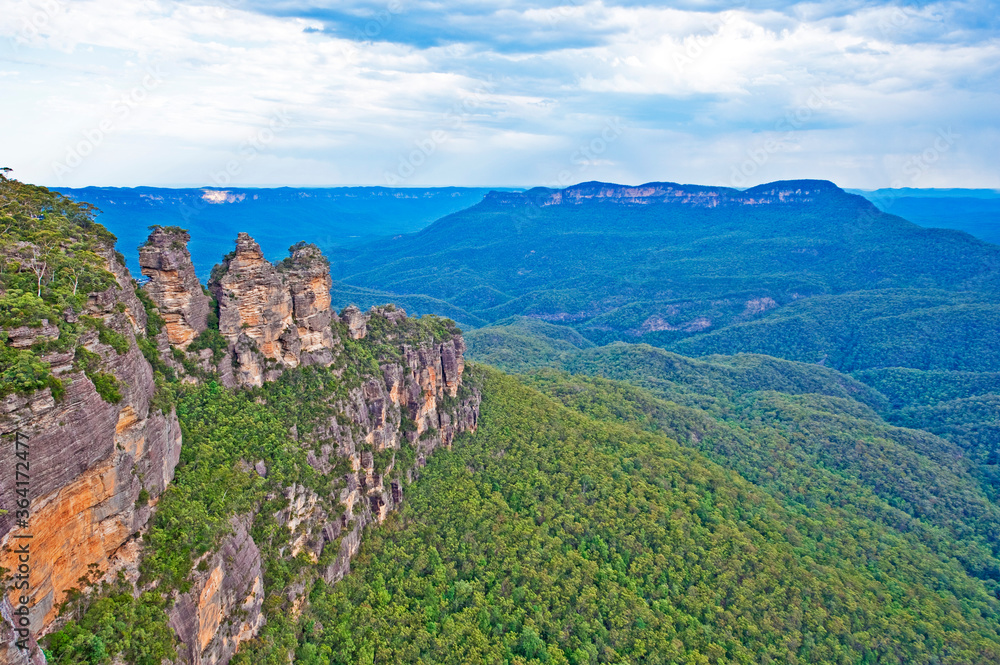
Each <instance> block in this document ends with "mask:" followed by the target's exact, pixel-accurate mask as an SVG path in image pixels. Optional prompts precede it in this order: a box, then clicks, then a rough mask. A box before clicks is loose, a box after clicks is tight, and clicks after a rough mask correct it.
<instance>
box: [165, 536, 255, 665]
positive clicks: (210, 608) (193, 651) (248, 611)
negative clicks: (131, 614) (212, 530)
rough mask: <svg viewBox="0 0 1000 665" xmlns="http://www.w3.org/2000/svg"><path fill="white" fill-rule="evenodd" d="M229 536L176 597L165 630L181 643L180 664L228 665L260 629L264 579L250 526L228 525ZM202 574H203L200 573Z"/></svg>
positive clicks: (204, 557) (209, 554)
mask: <svg viewBox="0 0 1000 665" xmlns="http://www.w3.org/2000/svg"><path fill="white" fill-rule="evenodd" d="M231 524H232V534H231V535H229V536H228V537H227V538H226V539H225V541H223V543H222V546H221V547H220V548H219V549H218V550H217V551H215V552H210V553H208V554H205V555H204V556H203V559H202V561H203V563H202V564H200V565H199V568H198V570H197V571H196V572H195V573H194V575H195V579H194V584H193V585H192V590H191V591H189V592H187V593H185V594H181V595H180V596H179V597H178V598H177V600H176V602H175V603H174V607H173V609H172V610H171V612H170V625H171V627H172V628H173V629H174V631H175V632H176V633H177V637H178V639H179V640H180V642H181V649H180V651H181V653H180V657H181V662H185V663H193V664H195V665H201V664H204V665H216V664H217V663H228V662H229V659H230V658H232V657H233V654H234V653H236V650H237V648H239V645H240V644H241V643H243V642H245V641H246V640H248V639H250V638H252V637H253V636H254V635H256V634H257V631H258V630H260V628H261V626H263V625H264V616H263V614H262V613H261V605H262V603H263V602H264V573H263V571H262V570H261V560H260V550H259V549H258V548H257V544H256V543H254V541H253V539H252V538H251V537H250V532H249V528H250V520H249V519H248V518H247V517H246V516H244V517H242V518H237V519H233V520H231ZM201 568H204V570H201Z"/></svg>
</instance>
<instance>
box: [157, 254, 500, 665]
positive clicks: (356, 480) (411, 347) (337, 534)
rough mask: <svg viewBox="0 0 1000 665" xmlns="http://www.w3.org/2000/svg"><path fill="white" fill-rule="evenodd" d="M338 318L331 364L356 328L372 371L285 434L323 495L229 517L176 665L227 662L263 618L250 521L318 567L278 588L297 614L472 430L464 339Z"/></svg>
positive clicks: (187, 618) (200, 580)
mask: <svg viewBox="0 0 1000 665" xmlns="http://www.w3.org/2000/svg"><path fill="white" fill-rule="evenodd" d="M293 258H294V252H293ZM290 263H291V262H290ZM287 266H288V264H284V265H283V266H282V267H280V268H279V271H280V272H285V271H286V270H287ZM284 278H285V279H286V280H288V277H287V275H286V276H285V277H284ZM293 307H294V305H293ZM320 309H322V308H320ZM303 311H309V310H303ZM303 318H306V317H303ZM338 319H339V320H338V321H335V322H334V323H335V324H336V325H335V326H334V327H332V328H331V327H329V325H328V326H327V327H328V329H329V330H330V335H331V337H332V338H333V339H332V340H331V345H332V348H333V349H334V350H335V351H334V353H333V356H334V357H333V361H334V367H344V366H346V365H348V364H350V363H351V362H353V361H354V360H356V359H353V358H349V357H340V356H339V355H337V354H342V353H344V348H345V347H344V346H343V345H342V344H338V343H337V338H336V335H350V336H353V335H352V334H351V333H350V332H348V331H349V330H350V328H351V326H352V325H353V329H354V330H355V331H359V330H363V331H364V333H363V335H362V336H360V337H359V338H358V340H359V341H360V342H361V343H362V344H364V345H366V346H368V350H369V351H371V352H372V353H373V354H374V355H376V356H377V357H379V358H380V360H379V363H378V370H377V372H376V373H374V374H373V373H372V372H371V371H370V370H366V371H365V372H364V373H363V375H362V376H363V379H362V380H361V381H360V383H357V384H354V385H351V386H350V387H349V388H347V387H346V386H345V388H346V396H344V394H343V393H337V392H335V393H332V394H331V396H330V402H329V403H328V404H325V405H322V406H324V407H327V406H328V407H332V408H331V409H329V412H330V414H331V415H330V416H329V417H328V419H325V420H323V421H321V423H320V424H319V425H317V426H316V427H314V428H312V429H311V430H310V431H309V432H308V434H302V435H300V434H299V432H298V431H297V429H296V428H293V429H292V430H291V431H290V432H289V436H290V437H291V438H292V439H294V440H295V441H296V442H297V444H298V445H299V446H301V447H302V448H303V449H304V450H306V451H308V452H307V456H306V462H307V463H308V464H309V465H310V466H312V467H313V468H314V469H315V470H316V471H317V472H318V474H319V475H320V476H321V477H322V478H323V480H322V482H321V483H320V485H319V486H318V487H322V488H323V490H322V491H318V490H317V489H314V488H310V487H307V486H304V485H302V484H301V483H297V482H293V483H291V484H290V485H289V486H286V487H283V488H281V489H280V491H274V492H273V493H272V494H271V496H270V497H269V499H270V500H273V501H276V502H278V503H279V504H280V505H281V506H283V507H282V508H280V509H279V510H277V511H276V512H274V513H268V514H263V513H261V514H251V515H244V516H242V517H241V518H239V519H238V520H234V521H233V529H232V534H231V535H230V536H228V537H227V539H226V540H225V542H224V544H223V546H222V548H221V549H220V550H219V551H218V552H216V553H209V554H206V555H205V556H204V557H203V559H202V560H200V561H198V562H196V565H195V568H196V572H194V573H193V575H194V577H193V585H192V588H191V590H190V591H188V592H187V593H185V594H183V595H182V596H181V597H180V598H179V599H178V600H177V602H176V603H175V606H174V608H173V609H172V610H171V625H172V626H173V627H174V629H175V630H176V631H177V634H178V636H179V637H180V639H181V641H182V642H183V646H182V654H181V660H182V662H184V663H192V664H199V663H212V664H215V663H220V664H221V663H226V662H228V660H229V658H230V657H231V655H232V654H233V653H234V652H235V651H236V650H238V648H239V644H241V643H242V642H244V641H246V640H247V639H250V638H252V637H254V636H255V635H256V633H257V630H258V629H259V628H260V626H261V625H262V623H263V622H264V620H265V618H266V617H265V616H264V615H263V614H262V610H261V600H262V595H263V590H262V587H260V586H259V580H260V571H261V562H260V555H259V553H258V551H257V544H255V543H254V542H253V539H252V538H251V537H250V536H249V535H248V532H249V525H250V524H251V523H252V522H253V521H255V520H262V521H263V522H264V523H265V524H267V523H271V524H273V523H276V524H277V525H278V526H279V527H281V528H280V529H279V530H277V531H275V530H270V532H271V533H284V534H288V537H287V540H284V539H283V540H282V541H281V542H280V543H277V545H278V547H277V548H276V549H277V553H276V554H274V555H273V556H279V557H284V558H287V559H292V558H296V559H298V560H299V561H302V560H303V558H304V559H305V560H306V561H309V562H312V564H313V565H314V566H315V568H313V569H312V572H311V573H308V574H306V573H303V574H302V575H300V576H297V577H296V580H295V581H294V582H292V583H291V584H290V585H289V586H288V587H287V588H284V589H282V590H281V594H282V595H283V596H284V597H285V600H284V602H285V603H286V605H285V606H286V607H287V608H288V609H289V611H290V612H292V614H293V615H297V614H298V613H299V612H300V611H301V610H302V608H303V607H304V606H305V605H306V604H307V603H308V590H309V588H311V584H312V582H313V581H314V580H315V579H316V578H320V577H321V578H323V579H324V580H325V581H326V582H328V583H334V582H337V581H339V580H340V579H342V578H343V577H344V575H346V574H347V573H348V571H349V570H350V561H351V559H352V557H353V556H354V555H355V554H356V553H357V552H358V550H359V548H360V546H361V543H362V538H363V535H364V533H365V527H366V526H368V525H369V524H372V523H378V522H381V521H383V520H385V519H386V517H387V516H388V515H389V513H390V512H391V511H392V510H394V509H395V508H397V507H398V506H399V505H400V504H401V503H402V501H403V496H404V492H405V486H406V484H407V483H408V482H411V481H412V480H414V479H415V478H416V476H417V475H418V474H419V470H420V468H421V467H422V466H423V465H424V464H425V462H426V459H427V457H428V456H429V455H430V454H431V453H432V452H433V451H434V450H435V449H437V448H439V447H442V446H450V445H451V443H452V441H453V440H454V438H455V437H456V436H457V435H458V434H459V433H461V432H466V431H473V430H475V429H476V426H477V422H478V415H479V399H480V397H479V394H478V393H477V392H476V391H475V390H472V389H470V388H469V387H468V386H467V385H465V384H463V382H462V377H463V373H464V369H465V363H464V360H463V354H464V351H465V345H464V343H463V341H462V338H461V336H459V335H457V334H451V335H446V336H441V337H435V335H433V334H431V333H429V332H428V331H427V330H425V329H421V328H420V326H419V325H417V324H416V323H415V322H414V321H413V320H412V319H408V318H407V316H406V312H404V311H403V310H400V309H395V308H391V307H386V308H374V309H372V310H371V311H369V312H367V313H361V312H360V311H358V310H357V308H355V307H351V308H347V309H345V310H344V312H343V313H342V314H341V316H340V317H338ZM307 320H308V319H307ZM302 337H305V335H303V336H302ZM324 348H325V347H324ZM334 371H335V372H340V371H342V370H334ZM346 380H347V379H346V377H345V381H346ZM338 395H339V396H338ZM315 406H316V407H319V406H321V405H315ZM241 467H242V468H243V470H244V471H245V472H247V473H254V474H257V475H259V476H261V477H263V478H268V476H269V472H268V467H267V463H265V461H264V460H249V461H245V462H241ZM264 531H267V529H265V530H264ZM274 545H275V544H274V543H272V547H274ZM271 552H275V550H274V549H272V550H271ZM310 575H312V577H310ZM269 593H270V591H269Z"/></svg>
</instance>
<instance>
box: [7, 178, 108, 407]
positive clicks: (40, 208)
mask: <svg viewBox="0 0 1000 665" xmlns="http://www.w3.org/2000/svg"><path fill="white" fill-rule="evenodd" d="M94 214H95V209H94V208H93V207H92V206H89V205H87V204H85V203H74V202H73V201H71V200H69V199H67V198H65V197H64V196H62V195H60V194H56V193H55V192H52V191H50V190H48V189H46V188H45V187H38V186H35V185H28V184H24V183H22V182H19V181H17V180H15V179H13V178H10V177H8V176H7V175H6V174H5V173H2V172H0V345H2V348H0V397H2V396H5V395H8V394H10V393H14V392H18V393H21V394H29V393H31V392H33V391H35V390H38V389H40V388H43V387H46V386H49V387H51V388H52V390H53V393H54V394H56V395H57V396H58V394H60V391H61V388H62V386H61V384H60V383H59V381H58V380H57V379H55V378H54V377H52V376H51V375H50V373H49V365H48V363H46V362H45V361H43V360H42V359H41V356H42V354H43V353H44V352H46V351H50V350H56V349H60V350H67V349H72V348H74V346H75V344H76V340H77V338H78V337H79V335H80V334H81V333H82V332H84V331H85V330H86V329H87V328H88V327H90V328H93V327H94V325H95V324H94V322H93V321H90V320H85V319H81V320H79V321H78V320H77V318H76V316H75V315H77V314H80V313H81V312H83V311H84V310H85V308H86V305H87V298H88V295H89V294H90V293H92V292H95V291H103V290H105V289H107V288H108V287H110V286H112V285H113V284H114V283H115V277H114V275H112V274H111V273H110V272H109V271H108V269H107V258H106V257H107V256H108V254H110V253H111V252H112V251H113V248H114V242H115V237H114V236H113V235H111V233H109V232H108V231H107V229H105V228H104V227H103V226H101V225H100V224H97V223H96V222H94ZM67 313H68V314H69V315H70V316H67ZM46 322H47V324H48V325H49V326H50V327H49V328H48V329H46V328H43V326H44V325H45V323H46ZM16 329H22V330H20V331H19V335H20V336H21V337H25V338H31V337H34V341H33V343H31V344H30V345H29V346H27V347H24V346H22V348H13V347H12V339H11V336H12V334H13V332H14V331H15V330H16ZM4 330H6V332H4ZM55 330H58V337H56V335H55V334H54V331H55ZM101 332H102V335H103V336H104V338H103V339H102V340H101V341H102V342H104V341H108V340H111V337H110V336H109V334H110V335H113V334H114V333H113V331H107V332H105V331H103V330H102V331H101ZM113 341H116V342H117V341H119V340H117V339H115V340H113ZM126 343H127V342H126ZM117 348H118V347H116V349H117Z"/></svg>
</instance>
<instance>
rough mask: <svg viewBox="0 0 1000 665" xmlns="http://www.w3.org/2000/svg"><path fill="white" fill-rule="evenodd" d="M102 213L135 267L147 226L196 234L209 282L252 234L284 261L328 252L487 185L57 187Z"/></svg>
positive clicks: (429, 217) (439, 212) (403, 224)
mask: <svg viewBox="0 0 1000 665" xmlns="http://www.w3.org/2000/svg"><path fill="white" fill-rule="evenodd" d="M55 191H58V192H60V193H61V194H64V195H66V196H68V197H70V198H71V199H73V200H75V201H87V202H89V203H92V204H93V205H95V206H97V207H98V208H99V209H100V210H101V214H100V215H99V216H98V221H99V222H100V223H101V224H103V225H104V226H106V227H107V228H108V229H109V230H110V231H111V232H112V233H114V234H115V235H116V236H117V237H118V240H119V242H118V247H119V249H120V250H121V251H122V252H123V253H124V254H125V256H126V258H127V259H128V262H129V265H130V266H131V268H132V269H133V270H134V271H135V272H138V270H135V269H136V266H137V264H136V253H135V248H136V247H138V246H139V244H141V243H142V242H143V241H144V240H145V239H146V235H147V234H148V227H150V226H154V225H158V226H164V227H166V226H180V227H182V228H185V229H188V230H189V231H191V236H192V238H193V239H194V240H193V241H192V243H191V246H190V249H191V256H192V259H193V260H194V265H195V268H196V270H197V273H198V277H199V278H200V279H202V280H203V281H204V280H206V279H207V278H208V274H209V272H210V271H211V269H212V266H213V265H215V263H216V262H217V261H218V258H219V256H220V254H221V253H223V248H226V247H229V246H230V245H231V244H232V242H233V239H234V238H235V237H236V234H237V233H238V232H240V231H249V232H250V233H251V234H252V235H253V236H254V237H255V238H256V239H257V240H258V242H260V244H261V248H262V249H263V251H264V253H265V255H266V256H267V258H268V259H271V260H274V259H278V260H280V259H281V258H283V257H284V256H285V255H286V252H287V250H288V247H289V246H290V245H291V244H292V243H295V242H298V241H299V240H301V239H303V238H307V239H308V240H309V242H312V243H314V244H316V245H318V246H319V247H320V248H321V249H322V250H323V251H324V252H327V253H329V252H330V251H331V250H334V249H337V248H340V247H347V246H353V245H357V244H360V243H364V242H370V241H372V240H374V239H376V238H380V237H383V236H391V235H396V234H400V233H412V232H414V231H419V230H420V229H422V228H424V227H425V226H426V225H428V224H430V223H431V222H433V221H434V220H436V219H438V218H440V217H443V216H445V215H447V214H450V213H452V212H456V211H458V210H461V209H463V208H467V207H469V206H471V205H473V204H475V203H478V202H479V201H480V200H482V198H483V196H484V195H485V194H486V193H487V192H488V191H489V190H488V189H485V188H463V187H430V188H387V187H330V188H322V187H319V188H316V187H310V188H293V187H280V188H260V189H258V188H245V187H203V188H187V189H171V188H164V187H84V188H80V189H69V188H56V189H55Z"/></svg>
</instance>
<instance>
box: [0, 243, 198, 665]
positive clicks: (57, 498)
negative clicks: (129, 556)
mask: <svg viewBox="0 0 1000 665" xmlns="http://www.w3.org/2000/svg"><path fill="white" fill-rule="evenodd" d="M106 260H107V262H108V268H109V270H110V271H111V272H112V273H113V274H114V275H115V278H116V280H117V284H115V285H114V286H112V287H111V288H109V289H107V290H105V291H102V292H97V293H93V294H91V295H90V297H89V300H88V305H87V307H86V310H85V312H83V313H82V315H89V316H92V317H94V321H96V322H98V323H96V324H95V327H94V328H92V329H89V330H85V331H84V332H82V333H80V336H79V338H78V339H77V340H76V341H75V344H68V345H67V346H66V348H65V350H61V351H60V350H53V351H51V352H45V353H43V354H42V355H41V360H42V361H44V362H47V363H49V364H50V366H51V372H52V374H53V375H54V376H55V377H56V378H58V379H59V380H60V381H61V382H62V384H63V386H65V394H64V395H62V396H60V397H58V398H56V397H54V396H53V394H52V390H51V389H50V388H45V389H42V390H38V391H35V392H33V393H31V394H29V395H22V394H17V393H15V394H11V395H8V396H7V397H5V398H4V399H3V400H2V401H0V425H2V430H3V431H4V432H13V431H19V432H21V433H22V435H24V436H26V437H28V451H29V452H28V460H27V461H28V462H29V463H30V482H29V484H28V498H29V499H31V504H30V506H31V508H30V510H31V515H30V518H29V520H28V523H27V524H26V525H24V524H20V525H19V523H18V520H17V519H16V512H15V510H16V506H15V505H13V504H12V501H14V500H16V494H15V488H16V487H18V486H17V485H16V480H17V479H16V477H15V473H14V471H15V470H14V467H13V464H10V465H7V466H9V469H8V468H7V467H6V466H5V470H4V472H3V473H2V474H0V508H3V509H5V510H8V511H9V512H8V513H7V514H6V515H3V516H0V566H3V567H4V568H7V569H9V570H16V569H17V567H18V562H17V557H16V555H15V554H14V553H13V549H14V548H13V547H12V543H14V542H24V541H25V540H26V541H27V542H29V543H30V550H31V561H30V566H31V579H30V593H29V595H28V598H29V600H30V602H29V603H28V605H29V606H30V620H31V625H30V628H31V632H32V634H33V635H36V636H37V635H41V634H43V633H44V632H46V631H47V630H48V629H49V628H50V626H51V624H52V621H53V620H54V619H55V617H56V614H57V611H58V607H59V604H60V603H61V602H62V600H63V599H64V596H65V593H66V591H67V590H68V589H70V588H72V587H79V586H80V585H79V583H78V581H77V580H78V578H80V577H81V576H83V575H85V574H86V573H88V568H89V567H90V566H91V565H92V564H96V565H97V566H98V567H99V569H100V570H101V571H102V572H103V571H105V570H107V569H108V567H109V566H110V565H111V564H112V563H113V561H114V560H115V558H116V554H117V553H118V552H119V550H120V549H121V548H122V546H123V545H125V544H126V542H127V541H128V540H129V539H131V538H132V537H133V536H134V535H135V534H136V533H137V532H138V531H139V530H140V529H141V528H142V527H143V526H144V525H145V524H146V522H147V521H148V519H149V517H150V512H151V508H150V503H151V502H154V501H155V499H156V497H158V496H159V495H160V494H161V493H162V491H163V489H164V488H165V486H166V485H167V484H168V483H169V482H170V480H171V479H172V478H173V472H174V467H175V466H176V464H177V461H178V456H179V454H180V443H181V441H180V440H181V435H180V427H179V425H178V422H177V417H176V415H175V414H174V413H173V412H171V413H170V414H163V413H161V412H160V411H159V410H157V409H154V408H152V407H151V406H150V402H151V400H152V397H153V394H154V392H155V386H154V382H153V373H152V370H151V368H150V365H149V363H148V362H147V361H146V360H145V358H143V356H142V354H141V353H140V352H139V350H138V348H137V346H136V340H135V334H136V333H137V332H140V333H141V332H143V331H144V330H143V327H144V325H145V322H146V313H145V310H144V309H143V307H142V305H141V303H140V302H139V300H138V299H137V297H136V295H135V291H134V289H133V285H132V280H131V277H130V275H129V274H128V271H127V270H126V269H125V267H124V266H123V265H121V264H120V263H118V260H117V259H116V258H115V257H114V256H113V255H112V254H111V253H110V252H109V253H108V255H107V256H106ZM65 317H66V319H68V320H72V321H73V322H76V321H77V320H78V317H77V315H76V314H73V313H72V312H67V313H66V314H65ZM100 327H103V328H104V329H105V330H106V331H110V333H107V332H105V333H103V334H102V333H101V332H100ZM36 330H37V337H36V339H34V340H23V341H24V343H25V345H26V346H30V345H31V344H30V343H29V342H42V341H45V340H46V339H47V340H48V341H49V342H50V343H51V342H55V341H56V340H58V338H59V335H60V334H61V333H60V331H59V328H57V327H55V326H43V327H42V328H39V329H36ZM114 335H117V336H119V337H117V339H119V340H126V341H127V343H128V344H127V349H125V348H122V347H121V345H120V344H119V345H118V349H117V350H116V349H115V348H113V346H112V345H110V344H108V343H105V342H102V341H101V339H102V338H103V339H105V340H108V339H110V338H111V337H113V336H114ZM43 348H44V347H43ZM78 349H83V350H84V351H85V352H89V353H91V354H94V356H90V358H91V363H95V362H96V365H97V366H99V368H100V372H101V375H104V376H105V377H106V376H107V375H110V376H113V377H114V379H115V380H116V381H117V390H118V393H119V397H120V400H119V401H117V403H113V402H111V401H108V400H107V399H105V398H103V397H102V396H101V394H99V392H98V390H97V389H96V388H95V384H94V382H93V381H92V380H91V378H89V377H88V376H87V373H86V372H85V371H84V369H83V368H82V367H81V366H80V362H79V361H78V357H79V354H80V353H83V352H84V351H79V350H78ZM95 357H96V360H95ZM3 452H4V455H5V459H10V460H13V459H16V457H15V454H14V452H15V451H14V449H13V442H12V440H11V438H10V437H4V441H3ZM143 491H145V493H144V497H148V500H143V501H140V500H139V498H140V493H142V492H143ZM25 536H30V539H27V538H24V537H25ZM9 598H10V601H11V603H12V604H14V605H16V604H17V603H16V602H15V601H16V598H15V597H14V596H10V597H9ZM9 649H10V650H9V653H8V656H9V658H13V660H8V662H22V660H21V658H22V656H21V655H20V654H18V653H17V651H16V650H15V649H13V647H10V648H9ZM0 661H2V659H0Z"/></svg>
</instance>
